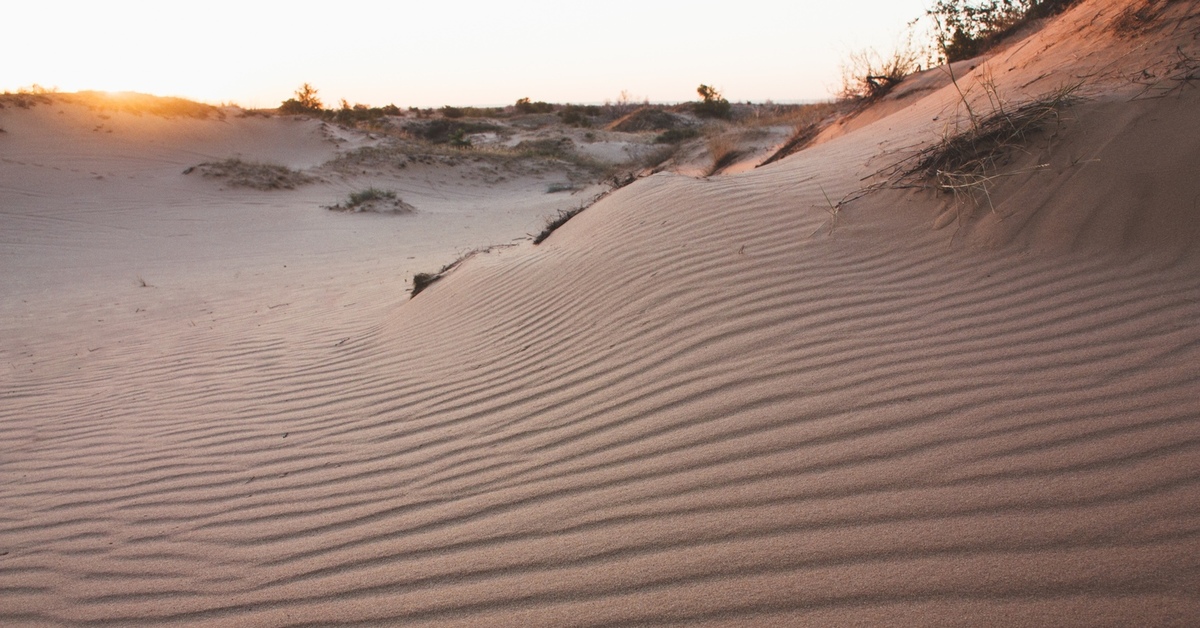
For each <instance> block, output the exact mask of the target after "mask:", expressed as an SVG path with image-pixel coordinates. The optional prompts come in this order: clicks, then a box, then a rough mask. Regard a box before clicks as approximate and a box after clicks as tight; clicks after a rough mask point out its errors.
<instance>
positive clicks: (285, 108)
mask: <svg viewBox="0 0 1200 628" xmlns="http://www.w3.org/2000/svg"><path fill="white" fill-rule="evenodd" d="M324 107H325V105H324V104H323V103H322V102H321V99H320V98H317V88H315V87H313V86H312V85H309V84H308V83H305V84H303V85H301V86H300V88H299V89H297V90H296V97H295V98H289V99H287V100H285V101H283V104H281V105H280V106H279V111H280V112H282V113H319V112H320V111H321V110H322V109H324Z"/></svg>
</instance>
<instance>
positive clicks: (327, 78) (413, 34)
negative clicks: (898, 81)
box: [0, 0, 932, 107]
mask: <svg viewBox="0 0 1200 628" xmlns="http://www.w3.org/2000/svg"><path fill="white" fill-rule="evenodd" d="M931 2H932V0H835V1H829V0H820V1H815V0H814V1H810V0H792V1H788V2H785V1H771V0H768V1H758V2H736V1H732V0H727V1H725V2H711V1H708V0H691V1H689V2H682V1H675V0H640V1H628V0H607V1H603V2H595V1H593V2H575V1H572V0H558V1H556V2H552V1H542V0H505V1H497V0H490V1H486V2H484V1H476V0H457V1H451V2H439V1H438V0H421V1H420V2H409V1H407V0H393V1H391V2H330V1H328V0H326V1H325V2H321V3H309V2H304V1H303V0H292V1H291V2H257V1H255V0H240V1H238V2H230V1H227V0H205V1H203V2H162V1H161V0H159V1H157V2H137V1H132V0H123V1H110V2H105V1H103V0H92V1H89V2H77V1H60V2H50V1H48V2H14V3H12V6H9V7H6V8H5V9H4V14H5V15H4V18H5V22H7V24H6V26H7V28H5V29H4V31H5V32H4V34H3V36H2V37H0V91H16V90H18V89H21V88H28V87H30V86H32V85H34V84H37V85H40V86H42V87H45V88H57V89H58V90H59V91H68V92H70V91H80V90H88V89H95V90H106V91H137V92H143V93H150V94H156V95H160V96H181V97H185V98H190V99H193V100H200V101H203V102H209V103H213V104H219V103H236V104H239V105H241V106H244V107H275V106H278V105H279V103H280V102H281V101H283V100H285V99H287V98H289V97H291V96H292V94H293V92H295V90H296V88H297V87H299V86H300V85H301V84H302V83H305V82H307V83H310V84H312V85H313V86H314V87H316V88H317V89H318V90H319V91H318V96H319V97H320V98H321V99H322V100H323V101H324V102H325V105H326V106H327V107H330V106H336V105H337V104H338V103H339V102H340V100H341V99H343V98H344V99H346V100H347V101H348V102H349V103H351V104H355V103H363V104H369V105H373V106H381V105H385V104H389V103H390V104H396V105H398V106H401V107H408V106H417V107H439V106H442V105H458V106H464V105H479V106H482V105H505V104H511V103H513V102H515V101H516V100H517V99H518V98H525V97H527V98H531V99H532V100H535V101H538V100H544V101H547V102H558V103H566V102H575V103H601V102H604V101H615V100H617V99H618V97H619V96H620V95H621V93H622V92H625V93H626V94H628V95H630V96H632V97H633V99H634V100H637V101H641V100H650V101H652V102H678V101H685V100H695V99H696V87H697V86H699V85H700V84H701V83H704V84H708V85H712V86H715V87H717V88H718V89H719V90H721V92H722V93H723V94H724V95H725V96H726V97H727V98H728V99H730V100H732V101H753V102H763V101H766V100H773V101H775V102H791V101H803V100H816V99H825V98H829V97H831V96H832V95H833V94H834V93H835V92H836V91H837V88H838V87H839V86H840V82H841V70H840V68H841V64H842V61H843V60H844V59H845V58H846V57H847V56H848V55H849V54H851V53H852V52H855V51H858V50H862V49H866V48H874V49H876V50H880V51H890V50H892V49H894V48H895V47H896V46H897V45H898V44H899V43H900V42H901V41H902V40H903V36H904V31H905V26H906V24H907V23H908V22H909V21H911V20H913V19H914V18H917V17H919V16H921V15H922V13H923V12H924V10H925V8H926V7H927V6H928V5H929V4H931Z"/></svg>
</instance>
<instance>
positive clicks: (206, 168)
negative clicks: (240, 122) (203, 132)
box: [183, 157, 315, 190]
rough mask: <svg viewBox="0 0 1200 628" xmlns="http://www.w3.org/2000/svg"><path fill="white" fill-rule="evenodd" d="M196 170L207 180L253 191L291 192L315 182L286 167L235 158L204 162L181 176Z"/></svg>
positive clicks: (307, 176)
mask: <svg viewBox="0 0 1200 628" xmlns="http://www.w3.org/2000/svg"><path fill="white" fill-rule="evenodd" d="M197 170H199V171H200V174H201V175H203V176H205V177H208V178H215V179H227V180H228V183H229V186H230V187H242V188H252V189H255V190H279V189H284V190H291V189H294V188H295V187H296V186H299V185H304V184H306V183H312V182H313V181H314V180H315V179H314V178H313V177H311V176H309V175H307V174H304V173H303V172H299V171H296V170H292V169H291V168H288V167H286V166H279V165H276V164H264V163H257V162H253V161H242V160H241V159H238V158H236V157H232V158H229V159H225V160H223V161H206V162H204V163H202V164H197V165H195V166H192V167H190V168H188V169H186V170H184V171H183V174H191V173H192V172H195V171H197Z"/></svg>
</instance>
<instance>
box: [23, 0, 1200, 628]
mask: <svg viewBox="0 0 1200 628" xmlns="http://www.w3.org/2000/svg"><path fill="white" fill-rule="evenodd" d="M1128 5H1129V3H1128V2H1121V1H1118V0H1084V1H1083V2H1082V3H1081V4H1080V5H1078V6H1077V7H1075V8H1074V9H1072V10H1071V11H1069V12H1068V13H1066V14H1064V15H1063V16H1062V17H1061V18H1059V19H1057V20H1055V21H1053V22H1052V23H1050V24H1049V25H1048V26H1046V27H1045V28H1044V29H1043V30H1041V31H1040V32H1036V33H1033V34H1031V36H1030V37H1029V38H1028V39H1025V40H1022V41H1019V42H1016V43H1014V44H1012V45H1010V46H1008V47H1007V48H1006V49H1005V50H1002V51H1000V52H998V53H996V54H995V55H993V56H992V57H991V58H990V59H989V60H988V61H987V63H986V64H984V65H981V66H979V67H977V68H976V69H975V70H974V71H973V72H971V73H970V74H968V75H965V76H963V77H960V82H961V83H964V84H967V85H970V84H973V82H975V81H977V80H978V79H979V77H980V74H981V73H982V72H990V73H991V75H992V76H994V77H995V80H996V82H997V84H998V86H999V87H1000V89H1001V90H1002V93H1003V94H1005V95H1007V97H1008V98H1010V99H1011V100H1012V101H1013V102H1017V101H1020V100H1022V99H1023V98H1026V97H1029V96H1031V95H1034V94H1038V93H1041V92H1044V91H1046V90H1049V89H1051V88H1054V87H1057V86H1059V85H1061V84H1063V83H1066V82H1070V81H1073V80H1076V79H1077V78H1078V77H1086V79H1087V81H1088V83H1087V85H1086V86H1085V87H1084V91H1085V92H1086V93H1087V94H1088V95H1089V96H1090V97H1091V100H1090V101H1089V102H1087V103H1084V104H1080V105H1078V106H1076V107H1073V108H1071V109H1070V110H1068V115H1067V118H1068V119H1066V120H1064V122H1063V125H1062V126H1061V127H1060V128H1058V129H1057V132H1056V135H1055V137H1053V138H1051V137H1049V136H1048V135H1041V136H1038V137H1035V138H1031V140H1030V144H1029V149H1028V153H1027V154H1018V155H1017V156H1016V157H1014V159H1013V163H1011V164H1009V165H1008V166H1006V168H1007V171H1009V172H1018V173H1019V174H1017V175H1015V176H1012V177H1008V178H1005V179H1003V180H999V181H997V185H996V187H995V188H994V189H993V191H992V192H993V194H992V199H993V202H994V205H995V209H994V213H993V212H992V211H991V210H989V209H987V208H971V207H969V206H968V207H967V208H966V210H967V211H970V212H971V215H970V216H967V217H964V218H963V219H962V220H961V221H960V220H947V219H946V215H947V212H954V214H953V217H954V218H957V217H958V210H956V209H955V206H954V205H953V202H952V201H951V200H950V199H949V198H948V197H945V196H934V195H933V194H932V193H931V192H921V191H912V190H884V191H879V192H876V193H873V194H871V195H868V196H865V197H863V198H860V199H859V200H857V201H854V202H853V203H850V204H848V205H847V206H845V207H844V208H843V209H842V210H841V212H840V213H839V215H838V217H837V220H836V223H834V224H833V225H831V224H830V220H831V219H830V216H829V214H828V213H827V212H826V209H828V208H827V205H826V201H825V194H828V195H829V196H831V197H833V198H842V197H843V196H844V195H847V194H851V193H853V192H854V191H855V190H858V189H860V188H862V187H863V186H864V185H867V184H869V183H871V182H872V181H874V180H875V179H872V178H871V175H872V174H873V173H875V172H877V171H878V170H879V169H880V168H883V167H885V166H887V165H889V164H891V163H895V161H896V160H898V159H901V158H903V157H905V156H907V155H910V154H911V153H912V151H914V150H916V149H919V148H921V147H922V146H925V145H928V143H929V142H931V141H934V140H936V139H937V138H938V137H940V135H941V133H942V132H943V130H944V128H945V125H946V124H947V122H948V120H950V119H951V118H953V117H954V116H955V115H956V113H961V112H960V108H959V107H958V106H957V103H958V96H957V92H955V91H954V88H953V87H952V86H949V85H943V86H942V87H940V88H938V89H934V90H929V91H927V92H923V93H921V94H918V95H913V96H909V97H908V100H909V104H908V105H907V106H905V107H901V108H897V109H896V111H895V112H894V113H892V114H891V115H888V116H886V117H882V118H879V119H877V120H875V121H873V122H869V123H864V124H862V125H861V127H860V128H856V129H852V130H849V131H848V132H845V130H843V132H840V135H839V134H838V133H832V132H831V134H830V135H831V136H830V137H827V138H825V139H824V141H822V142H821V143H819V144H818V145H816V146H814V147H812V148H809V149H807V150H805V151H802V152H801V153H798V154H796V155H794V156H792V157H790V158H788V159H785V160H783V161H781V162H778V163H776V164H772V165H771V166H767V167H764V168H760V169H757V170H754V171H751V172H747V173H745V174H739V175H736V176H726V177H714V178H711V179H708V180H697V179H692V178H688V177H683V176H678V175H668V174H663V175H656V176H653V177H650V178H647V179H644V180H641V181H639V182H637V183H635V184H633V185H631V186H628V187H626V188H623V189H621V190H619V191H617V192H616V193H614V194H613V195H611V196H609V197H608V198H606V199H605V200H603V201H601V202H600V203H599V204H597V205H596V206H594V207H592V208H591V209H589V210H588V211H586V212H584V213H582V214H580V215H579V216H577V217H576V218H575V219H573V220H572V221H570V222H569V223H567V224H566V225H565V226H564V227H562V228H561V229H560V230H559V231H557V232H555V234H554V235H553V236H551V237H550V238H549V239H548V240H547V241H546V242H544V243H543V244H541V245H539V246H536V247H535V246H533V245H531V244H528V243H526V244H522V245H520V246H517V247H511V248H504V249H499V250H497V251H495V252H493V253H490V254H486V255H479V256H476V257H474V258H473V259H471V260H470V261H469V262H468V263H466V264H464V265H463V266H461V267H460V268H459V269H457V270H456V271H454V272H453V273H451V274H450V275H449V276H448V277H447V278H445V279H443V280H442V281H441V282H439V283H437V284H435V285H433V286H432V287H430V288H429V289H428V290H427V291H426V292H424V293H422V294H421V295H419V296H418V297H417V298H416V299H414V300H412V301H409V302H404V297H405V295H404V290H405V287H406V277H405V276H404V274H403V273H402V272H396V269H397V268H403V267H404V264H405V260H406V259H407V257H409V256H410V255H413V254H412V253H408V252H406V247H409V246H417V247H418V248H417V249H416V250H418V251H422V250H424V249H420V248H419V246H418V244H416V243H409V242H407V241H401V240H402V238H403V237H404V236H403V234H402V232H403V228H402V227H400V225H408V224H409V223H407V222H403V221H407V220H408V218H409V217H404V218H400V217H384V216H367V217H362V216H345V215H341V214H332V213H328V212H325V213H322V212H321V211H318V210H315V209H313V210H307V209H298V208H295V207H292V206H289V205H288V201H287V199H288V197H289V196H288V195H289V193H286V192H280V193H274V192H273V193H270V196H269V198H270V199H272V200H269V201H266V202H264V203H263V205H264V206H261V207H254V208H251V209H253V210H254V211H255V212H257V213H255V214H254V215H253V217H252V218H248V217H247V216H246V212H247V207H245V206H244V204H245V203H249V202H251V199H252V198H257V199H261V198H263V197H262V194H261V193H257V192H256V193H253V194H252V193H249V192H247V193H245V194H246V197H245V200H241V201H238V202H232V201H230V200H228V199H229V198H230V197H229V196H227V195H226V192H224V191H222V192H217V191H214V190H213V189H212V186H211V185H207V184H202V182H195V183H194V187H193V188H189V189H183V188H177V187H172V188H171V189H172V190H182V191H176V192H171V193H172V194H177V196H175V197H168V198H165V199H164V200H162V201H161V205H156V204H152V203H149V202H146V199H147V198H155V197H156V196H162V195H165V194H166V192H163V193H162V194H159V193H157V192H156V190H157V189H158V188H156V184H155V180H156V179H155V177H154V176H152V173H153V172H158V166H156V165H153V163H154V162H155V160H159V159H161V160H163V161H166V162H170V163H168V164H164V165H163V166H162V169H163V172H166V171H168V170H170V171H175V172H177V171H178V170H179V166H180V165H181V164H180V163H178V157H177V156H168V157H167V158H165V159H163V158H161V157H158V156H156V155H155V153H154V152H153V151H152V150H150V148H148V147H145V146H144V145H143V146H142V147H141V148H138V149H137V150H136V151H134V152H133V153H132V154H128V155H125V156H120V155H114V156H108V157H105V156H100V155H97V154H92V153H88V152H87V148H86V145H72V146H71V147H69V148H65V147H57V148H56V147H54V146H52V145H47V146H48V147H47V148H46V149H45V154H44V155H39V154H36V151H33V148H32V147H31V146H30V145H24V148H22V150H21V152H17V151H15V150H13V149H11V148H9V147H11V146H13V144H12V143H13V142H16V141H18V140H17V138H18V136H20V135H21V134H22V132H23V131H22V129H21V128H20V127H19V126H18V123H16V122H14V120H17V119H18V118H17V116H15V115H14V112H12V111H10V110H5V111H0V126H3V127H4V128H6V129H7V130H8V131H9V133H8V134H7V135H0V151H3V152H2V153H0V155H3V159H4V160H5V161H4V162H3V166H2V168H0V186H2V187H0V202H3V203H4V207H3V210H2V211H3V214H2V215H0V221H2V223H0V226H2V234H3V235H0V238H2V240H0V242H2V245H3V249H0V250H2V256H0V263H2V264H3V270H4V272H3V273H2V275H3V279H0V281H3V282H4V283H3V285H2V286H0V287H2V289H3V294H4V301H3V308H4V309H3V312H2V314H3V319H2V320H3V329H2V330H0V331H2V333H3V342H2V345H0V358H3V360H2V361H0V364H3V365H4V366H5V368H6V369H7V371H8V374H7V375H6V376H5V378H4V379H3V380H0V386H2V388H0V399H2V401H0V439H2V441H3V442H4V443H5V446H4V449H3V454H2V455H0V504H2V505H3V508H2V509H0V622H2V623H3V624H5V625H26V624H27V625H71V626H76V625H78V626H84V625H121V626H131V625H134V626H136V625H172V624H187V625H212V626H227V625H287V626H316V625H322V626H323V625H406V626H410V625H423V624H449V625H514V626H515V625H523V626H526V625H640V624H647V623H654V624H667V623H676V624H680V625H713V626H716V625H745V624H768V625H798V624H799V625H860V624H861V625H938V626H944V625H964V626H965V625H972V626H974V625H1087V626H1095V625H1114V626H1116V625H1180V626H1182V625H1189V624H1190V623H1191V622H1193V621H1194V618H1195V617H1197V616H1200V595H1198V594H1197V591H1200V535H1198V531H1200V510H1198V509H1197V506H1196V505H1197V504H1200V367H1198V366H1197V365H1200V319H1198V318H1197V314H1198V312H1200V310H1198V308H1200V249H1198V247H1197V242H1198V240H1197V238H1196V235H1197V233H1196V227H1195V225H1196V224H1197V213H1198V212H1200V179H1198V178H1197V177H1196V176H1195V173H1196V172H1198V171H1200V142H1197V141H1196V138H1197V137H1200V132H1198V129H1197V124H1198V121H1200V118H1197V117H1196V116H1195V112H1196V111H1197V110H1200V107H1198V105H1200V94H1198V93H1197V92H1196V90H1195V88H1194V85H1193V84H1192V83H1188V82H1180V81H1176V80H1171V79H1170V78H1169V77H1170V76H1178V75H1179V74H1178V72H1179V69H1180V67H1186V65H1187V62H1185V61H1181V59H1180V57H1178V56H1176V53H1175V49H1176V46H1180V47H1181V48H1180V50H1182V51H1183V52H1184V53H1185V54H1186V55H1187V56H1188V57H1190V58H1192V59H1197V58H1200V44H1197V33H1200V19H1198V17H1200V11H1198V10H1197V9H1196V8H1195V7H1194V6H1193V5H1194V3H1192V4H1189V3H1185V2H1178V3H1172V4H1170V5H1168V6H1167V10H1166V12H1165V13H1164V14H1163V16H1162V18H1161V19H1162V20H1163V21H1162V22H1161V24H1159V25H1158V26H1155V27H1153V28H1152V30H1150V31H1149V32H1146V33H1144V34H1142V35H1141V36H1139V37H1133V38H1129V37H1118V36H1117V35H1115V34H1114V33H1112V31H1111V28H1110V25H1111V23H1112V20H1113V19H1114V17H1115V16H1116V15H1117V14H1118V13H1119V12H1120V11H1121V10H1122V9H1123V8H1125V7H1126V6H1128ZM1185 17H1186V19H1184V18H1185ZM1181 19H1182V21H1181ZM1179 63H1183V64H1184V65H1183V66H1179V65H1178V64H1179ZM1142 70H1146V71H1147V73H1148V74H1152V75H1154V76H1155V77H1156V78H1155V79H1154V82H1155V83H1156V85H1157V86H1156V87H1155V88H1154V89H1153V90H1151V91H1150V92H1147V93H1142V92H1143V87H1144V86H1143V85H1141V84H1139V83H1137V82H1135V81H1143V80H1145V79H1144V78H1142V77H1144V75H1143V74H1141V71H1142ZM1188 71H1193V72H1194V68H1193V70H1188ZM1185 75H1186V71H1185ZM1139 94H1141V96H1140V97H1139ZM979 95H980V96H982V94H979ZM1149 96H1154V97H1153V98H1151V97H1149ZM18 113H21V115H22V116H25V117H24V118H22V119H29V116H28V115H26V113H27V112H18ZM38 115H41V114H38ZM115 119H116V117H115V116H114V120H115ZM198 124H199V123H198ZM279 124H287V123H286V122H282V121H281V122H279ZM88 133H91V131H90V130H86V131H83V130H81V131H79V132H78V133H77V134H76V135H75V136H73V137H79V138H86V137H89V136H88ZM114 134H115V133H114ZM283 135H284V136H286V137H297V134H295V133H292V132H289V133H286V134H283ZM832 135H839V136H838V137H832ZM70 141H83V140H82V139H79V140H70ZM6 143H8V144H7V145H6ZM228 150H230V149H229V148H226V147H222V149H221V150H220V151H213V152H214V153H218V154H219V156H223V154H224V153H225V152H227V151H228ZM323 150H326V149H325V148H324V145H323V144H321V142H320V141H319V140H314V141H313V142H311V143H303V144H301V145H298V146H294V147H292V148H290V149H288V151H287V152H289V153H291V152H294V153H295V154H297V155H299V156H303V155H311V156H312V158H320V157H321V155H322V151H323ZM31 152H32V153H34V154H29V153H31ZM71 155H76V156H78V157H77V158H78V159H79V162H78V163H75V164H70V163H67V162H66V161H65V160H68V159H69V156H71ZM80 155H81V156H80ZM276 155H278V153H276ZM300 158H307V157H300ZM16 162H22V163H20V164H17V163H16ZM30 164H40V165H30ZM1041 164H1048V165H1047V166H1045V167H1040V168H1034V166H1039V165H1041ZM42 165H44V166H45V167H46V168H48V169H49V170H51V171H52V170H53V168H55V167H58V168H60V171H53V172H49V171H43V170H38V168H41V167H42ZM168 166H169V167H168ZM71 168H74V169H76V170H78V171H79V172H78V173H72V172H71ZM43 172H44V174H39V173H43ZM92 172H98V173H101V174H103V175H104V177H105V179H104V180H103V181H97V182H96V183H95V185H96V186H100V185H102V184H103V185H111V186H112V188H113V189H112V190H110V191H100V188H96V190H97V191H96V192H94V193H91V194H90V195H89V194H84V193H83V192H81V190H84V187H83V186H84V184H85V182H87V181H89V179H88V177H89V176H91V173H92ZM39 177H40V178H39ZM87 185H89V186H90V185H93V184H92V183H87ZM172 185H175V184H172ZM188 185H189V186H191V185H193V184H192V183H189V184H188ZM87 189H88V190H90V189H92V188H87ZM163 189H166V188H163ZM233 194H234V195H235V196H236V195H240V194H243V193H241V192H234V193H233ZM122 199H140V200H135V201H129V202H128V203H125V202H124V201H123V200H122ZM275 199H278V200H275ZM406 200H407V199H406ZM239 203H241V204H239ZM482 203H483V201H481V207H482V206H483V205H482ZM415 204H417V206H418V207H420V204H419V203H415ZM304 212H308V213H307V214H306V213H304ZM480 212H482V210H480ZM361 218H366V221H362V220H360V219H361ZM472 218H473V219H474V218H478V216H473V217H472ZM397 220H399V221H400V222H397ZM195 221H199V226H200V227H201V228H196V227H197V224H196V222H195ZM517 222H519V220H518V221H517ZM463 224H464V225H465V224H472V225H474V224H478V223H475V222H468V221H466V219H464V223H463ZM362 225H371V227H369V228H368V227H363V226H362ZM934 225H938V226H940V227H941V228H936V229H935V228H934ZM831 226H832V230H831V229H830V227H831ZM376 227H378V228H379V229H380V231H378V232H377V231H373V229H374V228H376ZM493 227H494V226H493V225H489V226H488V227H487V228H489V229H491V228H493ZM481 229H482V227H481ZM517 231H518V233H519V231H520V229H518V230H517ZM424 233H426V234H433V232H432V231H426V232H424ZM429 237H433V235H430V236H429ZM437 237H442V235H437ZM417 242H418V243H419V241H417ZM431 246H432V245H431ZM114 251H117V252H119V254H118V253H114ZM422 254H424V253H420V252H419V253H417V254H416V256H420V255H422ZM285 264H286V266H287V268H284V265H285ZM138 274H141V276H142V277H144V278H145V279H146V280H147V282H148V283H150V284H151V285H152V286H154V287H146V288H143V287H140V286H139V285H137V283H136V276H137V275H138ZM14 276H19V277H14Z"/></svg>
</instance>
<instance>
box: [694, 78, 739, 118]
mask: <svg viewBox="0 0 1200 628" xmlns="http://www.w3.org/2000/svg"><path fill="white" fill-rule="evenodd" d="M696 93H697V94H700V102H698V103H693V104H692V111H694V112H695V113H696V115H698V116H700V117H701V118H723V119H729V117H730V116H731V115H732V114H733V105H730V104H729V101H728V100H726V99H725V97H724V96H722V95H721V92H719V91H717V89H716V88H715V87H709V86H708V85H704V84H703V83H701V84H700V87H697V88H696Z"/></svg>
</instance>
